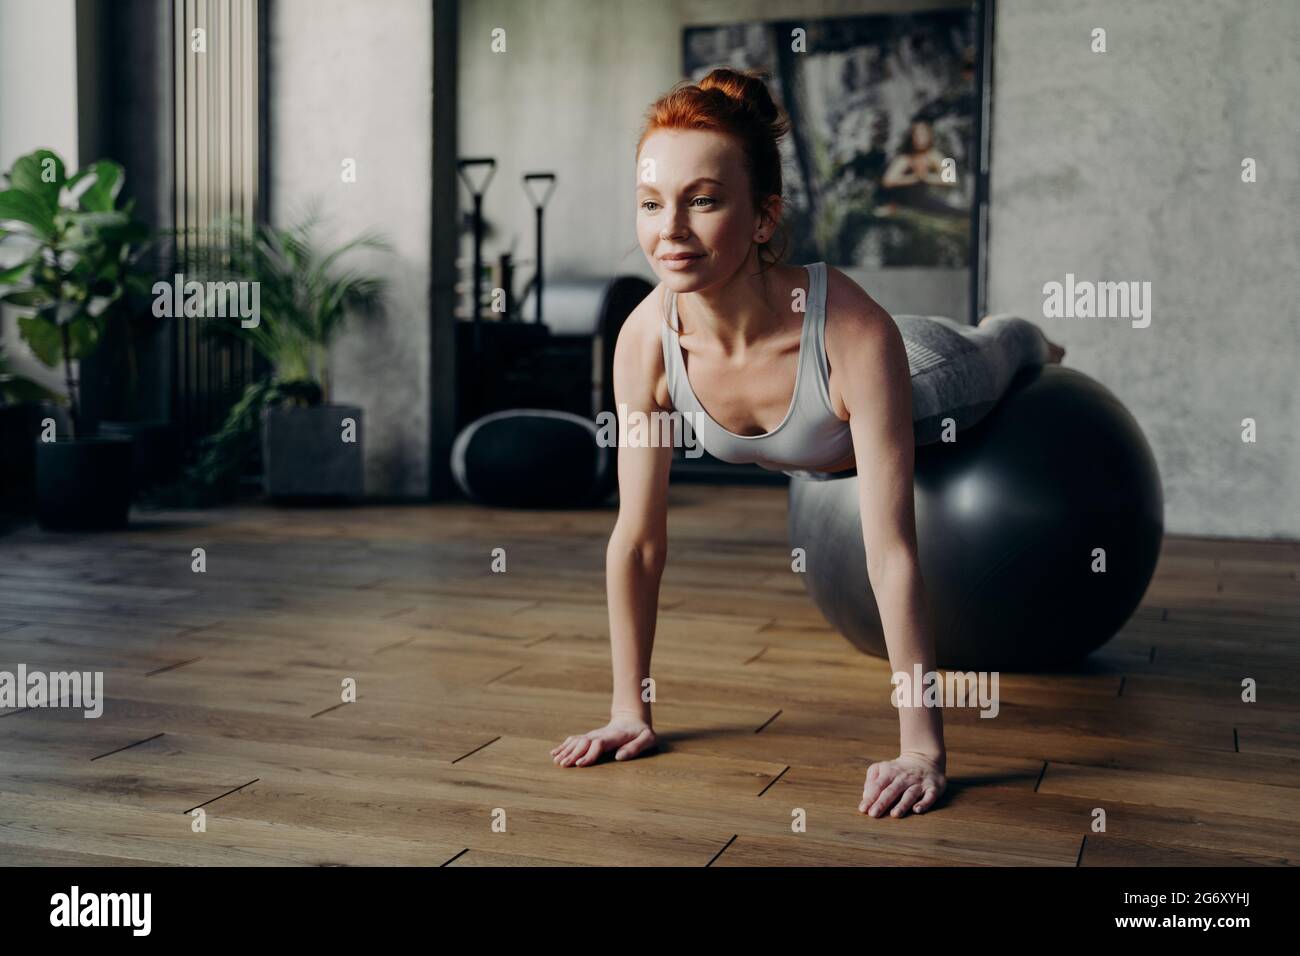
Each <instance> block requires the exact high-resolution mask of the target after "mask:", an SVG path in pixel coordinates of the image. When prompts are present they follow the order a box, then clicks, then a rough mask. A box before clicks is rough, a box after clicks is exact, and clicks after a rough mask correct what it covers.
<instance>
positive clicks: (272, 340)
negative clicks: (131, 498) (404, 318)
mask: <svg viewBox="0 0 1300 956" xmlns="http://www.w3.org/2000/svg"><path fill="white" fill-rule="evenodd" d="M320 226H321V215H320V211H319V207H318V206H314V205H313V206H312V207H310V208H309V209H308V211H307V213H306V215H305V216H304V217H303V218H302V219H301V221H299V222H298V223H297V224H295V225H294V226H292V227H289V228H287V229H279V228H275V227H273V226H270V225H266V224H259V225H257V226H255V227H249V226H247V225H246V224H243V223H240V222H238V221H235V222H231V223H229V224H226V225H225V226H223V227H222V229H221V230H220V231H221V232H223V233H225V234H226V235H228V236H230V237H231V238H230V240H229V241H228V242H226V243H223V244H222V245H221V247H220V248H214V247H207V248H202V249H199V250H197V253H196V256H195V258H196V260H197V261H198V262H199V263H200V265H199V266H198V269H197V271H196V270H195V269H194V268H191V269H189V270H187V271H188V272H189V273H190V274H192V275H196V276H197V275H199V274H202V273H203V267H202V263H212V262H219V263H221V264H222V265H221V268H220V270H215V269H214V270H212V271H211V272H210V273H209V274H206V275H204V276H203V278H204V279H205V280H208V281H214V282H224V281H229V280H233V281H243V282H256V283H257V284H258V301H259V313H260V314H259V317H258V321H257V323H256V325H252V326H250V327H248V328H245V327H243V325H242V324H241V323H240V322H237V321H230V322H210V323H208V324H207V325H206V326H205V334H208V335H213V336H217V337H229V338H233V339H235V340H240V341H247V342H249V343H250V344H251V345H252V347H253V349H254V350H255V351H257V352H258V353H259V354H260V355H262V356H263V357H265V358H266V360H267V362H268V363H269V364H270V366H271V369H272V372H271V375H270V376H269V377H267V378H266V379H265V380H263V381H259V382H254V383H252V384H250V385H249V386H247V387H246V388H245V390H244V394H243V395H242V396H240V398H239V400H238V401H237V402H236V403H235V404H234V405H233V406H232V407H231V409H230V412H229V413H228V414H227V416H226V420H225V422H224V423H223V424H222V427H221V428H220V429H219V430H218V431H216V432H215V433H213V434H212V435H209V436H208V437H206V438H205V439H204V440H203V442H202V444H201V446H200V449H199V457H198V460H197V461H196V462H195V464H194V465H193V466H191V467H190V468H189V469H188V470H187V472H186V476H185V478H184V479H183V481H182V483H181V484H182V486H183V487H181V488H173V489H171V490H170V491H169V492H166V493H165V494H164V496H163V497H161V498H159V499H158V500H160V501H166V502H178V501H179V502H182V503H187V504H197V505H202V504H211V503H214V502H216V501H220V500H224V499H229V498H230V497H232V496H233V495H234V493H235V491H236V489H237V488H238V483H239V477H240V475H241V474H242V473H243V471H244V468H245V466H246V465H247V463H248V461H249V458H250V456H251V455H253V454H254V453H255V452H256V450H257V447H258V437H259V435H260V428H261V414H262V409H263V408H266V407H268V406H273V405H282V404H292V405H299V406H313V405H319V404H321V403H322V402H327V401H329V370H328V359H329V347H330V345H331V344H332V343H333V342H334V340H335V339H336V338H337V336H338V334H339V333H340V332H341V331H342V330H343V328H344V326H345V324H346V322H347V319H348V317H349V316H350V315H354V314H357V315H369V314H373V313H374V312H375V311H377V309H378V308H379V307H380V305H381V304H382V302H383V297H384V294H385V289H386V285H385V282H384V279H383V278H382V277H380V276H377V275H373V274H370V273H367V272H365V271H364V270H362V269H360V268H357V267H352V266H347V265H345V264H344V263H343V262H342V261H341V260H343V258H344V257H345V256H347V255H348V254H349V253H352V252H356V251H358V250H363V249H369V250H374V251H379V252H387V251H390V246H389V243H388V241H387V240H386V239H384V238H383V237H382V236H380V235H379V234H377V233H373V232H367V233H364V234H362V235H361V236H358V237H356V238H354V239H352V240H350V241H347V242H344V243H342V244H340V245H337V246H333V247H326V246H325V245H323V244H322V243H321V241H320V239H319V237H318V233H319V230H320ZM210 288H211V287H210ZM210 312H211V310H209V313H210Z"/></svg>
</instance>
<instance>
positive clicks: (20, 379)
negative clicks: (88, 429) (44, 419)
mask: <svg viewBox="0 0 1300 956" xmlns="http://www.w3.org/2000/svg"><path fill="white" fill-rule="evenodd" d="M45 400H49V401H51V402H58V403H59V404H63V401H64V399H63V396H62V395H60V394H59V393H58V392H55V391H53V390H52V389H48V388H46V387H45V386H44V385H42V384H41V383H40V382H37V381H35V380H33V379H30V378H28V377H27V376H25V375H19V374H17V373H16V372H11V371H10V370H9V356H8V355H6V354H5V347H4V345H3V344H2V343H0V405H16V404H18V403H19V402H40V401H45Z"/></svg>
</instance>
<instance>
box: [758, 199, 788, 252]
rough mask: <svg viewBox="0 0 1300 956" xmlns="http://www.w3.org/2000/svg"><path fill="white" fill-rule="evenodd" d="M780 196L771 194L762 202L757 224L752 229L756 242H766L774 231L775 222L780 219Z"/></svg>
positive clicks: (778, 221)
mask: <svg viewBox="0 0 1300 956" xmlns="http://www.w3.org/2000/svg"><path fill="white" fill-rule="evenodd" d="M782 206H783V204H782V201H781V197H780V196H777V195H771V196H768V197H767V200H766V201H765V202H764V203H763V208H762V209H761V210H760V211H759V218H758V225H757V226H756V227H755V229H754V240H755V241H756V242H758V243H764V242H767V241H768V240H769V239H771V238H772V235H773V234H774V233H775V232H776V227H777V224H778V223H780V221H781V210H782Z"/></svg>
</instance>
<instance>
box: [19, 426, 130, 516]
mask: <svg viewBox="0 0 1300 956" xmlns="http://www.w3.org/2000/svg"><path fill="white" fill-rule="evenodd" d="M134 467H135V455H134V449H133V448H132V442H131V440H130V439H129V438H73V439H65V440H63V441H54V442H37V443H36V520H37V521H39V522H40V525H41V527H42V528H45V529H46V530H48V531H100V530H106V529H110V528H125V527H126V524H127V514H128V512H129V511H130V508H131V493H132V490H133V489H132V486H131V473H132V471H133V470H134Z"/></svg>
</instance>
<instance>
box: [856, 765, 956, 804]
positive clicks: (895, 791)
mask: <svg viewBox="0 0 1300 956" xmlns="http://www.w3.org/2000/svg"><path fill="white" fill-rule="evenodd" d="M945 763H946V761H937V760H935V759H933V758H932V757H927V756H925V755H924V754H917V753H902V754H899V755H898V757H897V758H895V759H894V760H882V761H880V762H879V763H873V764H872V765H871V766H870V767H868V768H867V782H866V784H865V785H864V786H863V788H862V802H861V803H859V804H858V812H859V813H866V814H867V815H868V816H872V817H878V816H881V815H882V814H884V813H885V812H886V811H889V815H890V816H892V817H901V816H903V815H904V814H906V813H907V811H908V810H911V811H912V812H913V813H921V812H923V811H925V810H927V809H929V808H930V807H931V806H932V805H933V804H934V802H935V801H936V800H938V799H939V797H941V796H942V795H943V792H944V791H945V790H946V789H947V788H948V778H947V776H945V774H944V769H945V767H944V764H945ZM890 807H893V809H892V810H890V809H889V808H890Z"/></svg>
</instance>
